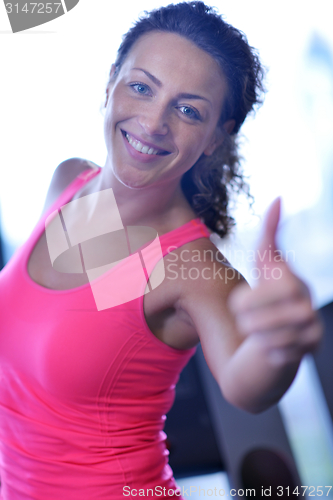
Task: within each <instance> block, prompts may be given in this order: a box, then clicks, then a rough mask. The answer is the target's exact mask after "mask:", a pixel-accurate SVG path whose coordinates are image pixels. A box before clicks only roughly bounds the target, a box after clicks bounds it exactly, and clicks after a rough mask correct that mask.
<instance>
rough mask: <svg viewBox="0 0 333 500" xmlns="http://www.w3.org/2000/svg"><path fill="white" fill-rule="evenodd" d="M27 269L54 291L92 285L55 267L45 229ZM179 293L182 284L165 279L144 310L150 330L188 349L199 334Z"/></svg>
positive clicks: (80, 275)
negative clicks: (180, 300)
mask: <svg viewBox="0 0 333 500" xmlns="http://www.w3.org/2000/svg"><path fill="white" fill-rule="evenodd" d="M138 245H139V242H136V243H135V242H133V247H135V246H138ZM165 268H167V266H165ZM27 271H28V274H29V276H30V278H31V279H32V280H33V281H34V282H36V283H37V284H39V285H41V286H43V287H45V288H49V289H52V290H70V289H74V288H78V287H82V286H83V285H87V284H89V278H88V275H87V273H85V272H82V273H68V272H67V273H63V272H58V271H56V270H55V269H54V267H53V266H52V264H51V260H50V255H49V250H48V246H47V241H46V235H45V232H43V234H42V235H41V237H40V238H39V239H38V241H37V243H36V245H35V246H34V248H33V250H32V252H31V254H30V257H29V260H28V265H27ZM153 275H154V272H153V273H152V276H153ZM152 276H151V277H150V278H152ZM179 293H180V287H179V283H178V284H177V283H175V282H174V281H171V280H170V279H164V281H163V282H162V283H161V284H160V285H159V286H158V287H157V288H155V289H153V290H151V291H150V292H149V293H146V294H145V295H144V299H143V312H144V317H145V320H146V322H147V325H148V327H149V329H150V330H151V332H152V333H153V334H154V335H155V336H156V337H157V338H158V339H159V340H161V341H162V342H164V343H165V344H167V345H170V346H172V347H174V348H176V349H188V348H191V347H193V346H194V345H196V344H197V342H198V337H197V334H196V332H195V330H194V328H193V326H192V324H191V322H190V320H189V318H188V317H187V316H186V314H184V312H183V311H181V310H180V309H178V308H177V300H178V297H179Z"/></svg>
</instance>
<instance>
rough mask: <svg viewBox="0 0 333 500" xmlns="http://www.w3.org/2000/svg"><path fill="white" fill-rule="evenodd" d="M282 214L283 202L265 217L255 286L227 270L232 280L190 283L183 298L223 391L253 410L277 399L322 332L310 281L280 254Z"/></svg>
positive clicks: (243, 406) (288, 384) (238, 405)
mask: <svg viewBox="0 0 333 500" xmlns="http://www.w3.org/2000/svg"><path fill="white" fill-rule="evenodd" d="M279 213H280V201H279V199H278V200H276V201H275V202H274V203H273V204H272V206H271V208H270V210H269V213H268V216H267V218H266V223H265V227H264V234H263V238H262V240H261V243H260V245H259V248H258V252H257V255H258V258H257V268H258V274H259V272H260V275H261V277H260V279H259V280H258V284H257V286H256V287H255V288H254V289H251V288H250V287H249V286H248V284H247V283H246V282H245V280H244V279H240V278H239V275H237V274H236V273H235V275H234V277H233V279H231V273H230V268H223V267H222V268H221V272H220V274H219V276H220V278H221V276H222V278H223V276H224V278H225V279H218V280H213V282H210V283H208V281H206V282H205V283H204V282H203V281H202V282H201V287H200V290H199V289H198V288H199V287H198V288H195V287H192V289H190V287H188V289H187V290H186V293H185V294H184V296H183V297H182V300H181V302H182V303H181V307H183V308H184V309H185V310H186V311H187V313H188V314H189V316H190V317H191V319H192V321H193V323H194V326H195V328H196V330H197V332H198V334H199V337H200V341H201V345H202V348H203V352H204V355H205V358H206V361H207V364H208V366H209V367H210V369H211V371H212V373H213V375H214V377H215V379H216V381H217V382H218V384H219V386H220V388H221V391H222V393H223V395H224V396H225V398H226V399H227V400H228V401H229V402H230V403H232V404H234V405H235V406H237V407H239V408H242V409H244V410H247V411H249V412H251V413H258V412H260V411H263V410H265V409H267V408H269V407H270V406H271V405H273V404H274V403H277V402H278V400H279V399H280V398H281V397H282V396H283V394H284V393H285V391H286V390H287V389H288V387H289V386H290V385H291V383H292V381H293V379H294V377H295V375H296V372H297V370H298V367H299V364H300V361H301V359H302V357H303V355H304V354H306V353H307V352H311V351H313V350H314V349H315V348H316V347H317V345H318V343H319V342H320V339H321V336H322V325H321V323H320V321H319V319H318V316H317V313H316V312H315V311H314V309H313V307H312V304H311V297H310V294H309V291H308V289H307V287H306V285H305V284H304V283H303V282H302V281H301V280H300V279H299V278H297V277H296V276H295V275H294V274H293V273H292V271H291V270H290V268H289V266H288V265H287V263H286V262H284V261H282V260H281V258H274V257H277V255H280V253H279V254H277V252H278V251H277V249H276V246H275V234H276V229H277V226H278V221H279ZM228 269H229V271H228ZM223 272H224V274H223ZM228 277H229V279H227V278H228ZM240 281H241V283H240Z"/></svg>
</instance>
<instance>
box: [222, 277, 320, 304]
mask: <svg viewBox="0 0 333 500" xmlns="http://www.w3.org/2000/svg"><path fill="white" fill-rule="evenodd" d="M301 298H307V299H309V300H311V297H310V292H309V289H308V287H307V286H306V284H305V283H304V282H303V281H301V280H300V279H299V278H297V277H296V276H295V275H294V274H292V273H291V272H290V271H289V273H285V274H284V276H283V279H281V280H268V281H265V282H263V283H261V284H260V286H258V287H257V288H254V289H252V290H251V289H249V288H248V287H246V286H244V285H243V284H241V285H238V286H236V287H235V288H234V289H233V290H232V291H231V293H230V296H229V301H228V304H229V307H230V309H231V311H232V312H233V313H234V314H240V313H245V312H247V311H251V310H254V309H261V308H263V307H268V306H270V305H273V304H278V303H280V304H285V303H288V302H289V301H293V300H299V299H301Z"/></svg>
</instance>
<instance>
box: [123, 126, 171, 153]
mask: <svg viewBox="0 0 333 500" xmlns="http://www.w3.org/2000/svg"><path fill="white" fill-rule="evenodd" d="M121 133H122V135H123V137H124V139H125V141H126V143H127V144H128V145H129V146H130V148H131V149H133V150H134V151H135V152H136V153H139V155H140V156H150V157H151V156H153V157H156V156H167V155H168V154H170V151H167V150H166V149H162V148H160V147H158V146H157V145H156V144H153V143H152V142H148V141H144V140H143V139H141V137H138V136H137V135H135V134H133V133H132V132H128V131H127V130H123V129H121ZM126 134H128V135H130V136H131V137H133V139H135V140H137V141H139V142H141V144H143V145H144V146H148V147H149V148H152V149H156V150H157V151H158V152H159V153H165V154H163V155H161V154H159V155H157V154H152V155H148V154H146V153H140V152H139V151H137V150H136V149H135V148H133V146H131V144H130V143H129V142H128V140H127V139H126V136H125V135H126Z"/></svg>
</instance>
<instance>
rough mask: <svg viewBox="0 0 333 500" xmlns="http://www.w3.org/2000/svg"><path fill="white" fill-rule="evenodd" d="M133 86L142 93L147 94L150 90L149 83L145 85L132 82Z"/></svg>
mask: <svg viewBox="0 0 333 500" xmlns="http://www.w3.org/2000/svg"><path fill="white" fill-rule="evenodd" d="M131 87H132V88H133V89H134V91H135V92H137V93H138V94H142V95H147V93H148V92H149V90H150V89H149V87H148V85H145V84H144V83H132V84H131Z"/></svg>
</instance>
